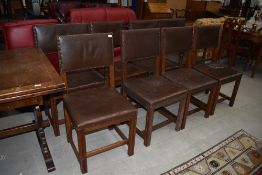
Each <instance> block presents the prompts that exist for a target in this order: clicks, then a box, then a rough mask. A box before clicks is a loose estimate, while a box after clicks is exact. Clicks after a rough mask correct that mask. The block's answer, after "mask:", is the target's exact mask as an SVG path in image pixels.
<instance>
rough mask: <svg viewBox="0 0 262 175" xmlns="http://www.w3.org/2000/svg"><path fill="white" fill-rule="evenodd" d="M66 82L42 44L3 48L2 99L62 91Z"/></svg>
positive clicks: (0, 57)
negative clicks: (29, 46) (43, 49)
mask: <svg viewBox="0 0 262 175" xmlns="http://www.w3.org/2000/svg"><path fill="white" fill-rule="evenodd" d="M64 88H65V83H64V82H63V81H62V79H61V78H60V76H59V74H58V73H57V72H56V71H55V69H54V67H53V66H52V65H51V63H50V62H49V60H48V58H47V57H46V56H45V54H44V53H43V52H42V50H41V49H38V48H26V49H16V50H8V51H0V103H6V102H12V101H16V100H20V99H25V98H30V97H36V96H43V95H48V94H52V93H56V92H61V91H63V90H64Z"/></svg>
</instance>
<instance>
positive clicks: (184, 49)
mask: <svg viewBox="0 0 262 175" xmlns="http://www.w3.org/2000/svg"><path fill="white" fill-rule="evenodd" d="M192 35H193V28H192V27H173V28H163V29H162V30H161V49H162V51H161V59H162V62H163V67H162V73H163V76H164V77H166V78H168V79H169V80H171V81H173V82H175V83H178V84H180V85H182V86H184V87H186V88H187V90H188V92H189V95H188V98H187V104H186V114H185V115H187V113H188V114H191V113H193V112H196V111H198V110H204V111H205V115H204V116H205V117H206V118H207V117H209V115H210V112H211V109H212V105H213V100H214V96H215V93H216V87H217V84H218V83H217V81H216V80H214V79H212V78H210V77H208V76H206V75H204V74H202V73H200V72H198V71H196V70H193V69H191V68H178V69H175V70H171V71H166V69H165V60H166V55H170V54H175V53H180V55H181V56H183V55H190V54H189V52H190V51H191V49H192V39H190V38H192ZM178 41H185V42H178ZM182 53H187V54H182ZM205 90H210V91H211V93H210V94H209V97H208V102H207V103H204V102H202V101H201V100H199V99H197V98H196V97H194V96H193V94H195V93H198V92H201V91H205ZM189 102H191V103H193V104H194V105H195V106H197V107H198V108H196V109H195V110H192V111H188V105H189ZM185 122H186V116H185V117H184V121H183V124H182V127H181V128H184V127H185Z"/></svg>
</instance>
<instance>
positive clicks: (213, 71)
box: [194, 64, 242, 84]
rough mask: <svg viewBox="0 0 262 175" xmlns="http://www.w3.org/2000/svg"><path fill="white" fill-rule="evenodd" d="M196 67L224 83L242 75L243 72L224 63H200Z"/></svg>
mask: <svg viewBox="0 0 262 175" xmlns="http://www.w3.org/2000/svg"><path fill="white" fill-rule="evenodd" d="M194 69H196V70H198V71H201V72H202V73H204V74H206V75H209V76H210V77H212V78H214V79H216V80H219V81H221V83H222V84H225V83H228V82H231V81H233V80H235V79H237V78H239V77H241V76H242V73H241V72H239V71H237V70H235V69H233V68H230V67H228V66H226V65H222V64H198V65H195V66H194Z"/></svg>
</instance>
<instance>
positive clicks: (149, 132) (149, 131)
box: [144, 108, 154, 146]
mask: <svg viewBox="0 0 262 175" xmlns="http://www.w3.org/2000/svg"><path fill="white" fill-rule="evenodd" d="M153 116H154V109H152V108H150V109H148V110H147V114H146V127H145V137H144V145H145V146H149V145H150V142H151V135H152V125H153Z"/></svg>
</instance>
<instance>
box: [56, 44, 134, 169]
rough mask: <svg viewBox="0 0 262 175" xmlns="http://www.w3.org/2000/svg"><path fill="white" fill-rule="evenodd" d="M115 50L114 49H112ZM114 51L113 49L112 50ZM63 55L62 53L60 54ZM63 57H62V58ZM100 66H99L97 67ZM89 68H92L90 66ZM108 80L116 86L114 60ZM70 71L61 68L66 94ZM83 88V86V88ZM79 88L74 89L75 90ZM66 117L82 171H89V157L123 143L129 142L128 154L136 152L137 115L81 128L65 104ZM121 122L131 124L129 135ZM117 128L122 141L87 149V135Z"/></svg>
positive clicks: (112, 86) (109, 84) (67, 126)
mask: <svg viewBox="0 0 262 175" xmlns="http://www.w3.org/2000/svg"><path fill="white" fill-rule="evenodd" d="M112 50H113V49H112ZM112 53H113V51H112ZM59 56H60V57H61V55H59ZM60 59H61V58H60ZM95 68H98V67H95ZM88 69H92V67H91V68H88ZM107 70H108V80H105V84H107V85H108V86H109V87H110V88H115V76H114V72H115V71H114V64H113V62H112V63H111V64H110V65H108V69H107ZM67 74H68V72H66V71H63V70H61V77H62V79H63V80H64V82H65V84H66V94H68V93H70V92H71V91H70V88H69V87H68V76H67ZM81 89H82V88H81ZM75 90H77V89H74V91H75ZM64 118H65V127H66V135H67V142H69V143H70V144H71V146H72V148H73V151H74V153H75V155H76V157H77V159H78V161H79V164H80V169H81V172H82V173H87V172H88V170H87V158H88V157H91V156H94V155H97V154H100V153H103V152H106V151H109V150H111V149H114V148H116V147H120V146H122V145H125V144H127V146H128V151H127V153H128V155H129V156H131V155H133V154H134V145H135V133H136V120H137V119H136V116H135V117H134V116H130V117H123V118H121V119H111V120H109V121H107V122H104V123H101V122H100V123H98V124H93V125H91V126H89V127H86V128H83V129H79V128H77V126H75V125H74V123H73V121H72V119H71V117H70V115H69V113H68V110H67V108H66V105H64ZM119 124H127V125H128V126H129V133H128V134H129V136H128V137H127V136H125V134H124V133H123V132H122V131H121V130H120V129H119V128H118V126H117V125H119ZM106 128H108V129H110V130H111V129H115V131H116V133H117V134H118V135H119V136H120V137H121V139H122V140H121V141H117V142H115V143H112V144H109V145H106V146H103V147H100V148H96V149H94V150H91V151H87V149H86V138H85V135H87V134H90V133H93V132H96V131H99V130H102V129H106ZM73 129H75V131H76V135H77V140H78V149H77V147H76V145H75V143H74V141H73V136H72V130H73Z"/></svg>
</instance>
